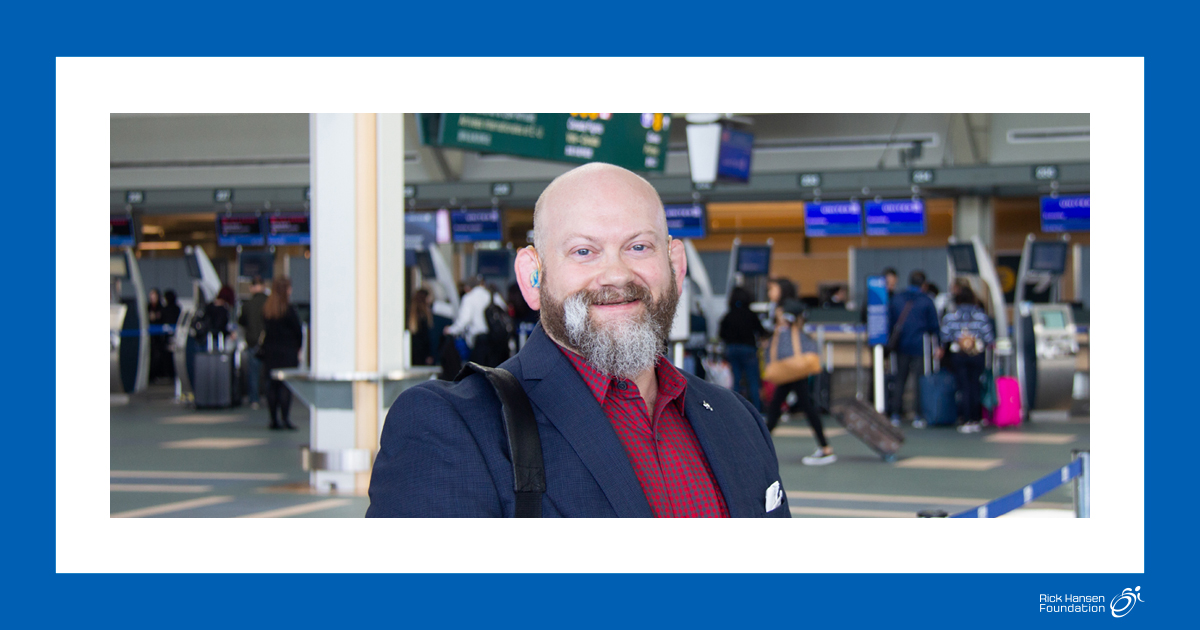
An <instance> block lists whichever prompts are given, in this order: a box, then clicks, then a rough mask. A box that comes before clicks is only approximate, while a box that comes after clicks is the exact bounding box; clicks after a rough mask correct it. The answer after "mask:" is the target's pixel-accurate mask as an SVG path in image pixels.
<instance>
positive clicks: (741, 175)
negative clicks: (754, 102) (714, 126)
mask: <svg viewBox="0 0 1200 630" xmlns="http://www.w3.org/2000/svg"><path fill="white" fill-rule="evenodd" d="M753 152H754V134H752V133H746V132H744V131H738V130H737V129H733V128H732V127H725V128H724V129H721V146H720V151H719V152H718V153H717V179H718V180H720V181H731V182H742V183H746V182H749V181H750V156H751V155H752V154H753Z"/></svg>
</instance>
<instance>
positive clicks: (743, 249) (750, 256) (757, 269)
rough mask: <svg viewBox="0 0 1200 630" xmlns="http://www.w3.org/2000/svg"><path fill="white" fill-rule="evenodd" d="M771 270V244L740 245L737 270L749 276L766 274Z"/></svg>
mask: <svg viewBox="0 0 1200 630" xmlns="http://www.w3.org/2000/svg"><path fill="white" fill-rule="evenodd" d="M770 271H771V246H770V245H740V246H738V250H737V272H738V273H740V274H743V275H747V276H765V275H767V274H768V273H770Z"/></svg>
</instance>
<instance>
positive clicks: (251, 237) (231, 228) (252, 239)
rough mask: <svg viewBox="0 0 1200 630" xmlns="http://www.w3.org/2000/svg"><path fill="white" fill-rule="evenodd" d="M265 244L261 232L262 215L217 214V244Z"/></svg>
mask: <svg viewBox="0 0 1200 630" xmlns="http://www.w3.org/2000/svg"><path fill="white" fill-rule="evenodd" d="M266 244H267V238H266V236H265V235H264V234H263V228H262V217H260V216H258V215H257V214H224V215H218V216H217V245H219V246H221V247H236V246H238V245H243V246H247V247H262V246H264V245H266Z"/></svg>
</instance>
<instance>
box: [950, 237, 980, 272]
mask: <svg viewBox="0 0 1200 630" xmlns="http://www.w3.org/2000/svg"><path fill="white" fill-rule="evenodd" d="M948 250H949V252H950V262H951V263H953V264H954V270H955V271H957V272H958V273H961V274H969V275H979V260H978V259H976V258H975V246H974V245H972V244H970V243H955V244H954V245H950V246H949V247H948Z"/></svg>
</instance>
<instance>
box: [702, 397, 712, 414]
mask: <svg viewBox="0 0 1200 630" xmlns="http://www.w3.org/2000/svg"><path fill="white" fill-rule="evenodd" d="M702 402H703V404H704V408H705V409H707V410H709V411H712V410H713V408H712V405H710V404H708V401H707V400H705V401H702Z"/></svg>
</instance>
